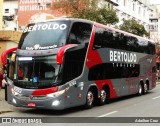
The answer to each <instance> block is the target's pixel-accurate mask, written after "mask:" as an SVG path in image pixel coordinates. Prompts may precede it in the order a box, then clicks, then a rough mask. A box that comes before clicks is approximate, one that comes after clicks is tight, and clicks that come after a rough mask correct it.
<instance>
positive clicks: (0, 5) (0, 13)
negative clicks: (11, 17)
mask: <svg viewBox="0 0 160 126" xmlns="http://www.w3.org/2000/svg"><path fill="white" fill-rule="evenodd" d="M2 5H3V0H0V30H1V29H2Z"/></svg>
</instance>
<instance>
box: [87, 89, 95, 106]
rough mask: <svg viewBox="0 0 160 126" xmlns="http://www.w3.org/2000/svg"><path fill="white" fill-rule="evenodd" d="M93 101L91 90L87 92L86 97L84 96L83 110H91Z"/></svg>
mask: <svg viewBox="0 0 160 126" xmlns="http://www.w3.org/2000/svg"><path fill="white" fill-rule="evenodd" d="M94 99H95V96H94V92H93V90H91V89H90V90H89V91H88V92H87V95H86V104H85V108H87V109H90V108H92V107H93V103H94Z"/></svg>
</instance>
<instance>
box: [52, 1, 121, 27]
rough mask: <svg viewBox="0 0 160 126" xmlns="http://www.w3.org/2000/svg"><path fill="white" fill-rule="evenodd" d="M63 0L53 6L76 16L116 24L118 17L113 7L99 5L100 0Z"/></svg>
mask: <svg viewBox="0 0 160 126" xmlns="http://www.w3.org/2000/svg"><path fill="white" fill-rule="evenodd" d="M89 1H90V0H61V1H60V2H57V3H55V4H54V6H53V8H56V9H61V11H62V12H63V13H66V14H69V15H70V16H72V17H74V18H83V19H88V20H92V21H96V22H98V23H102V24H115V23H117V22H118V21H119V20H118V17H117V15H116V12H115V11H114V10H113V9H109V8H107V7H106V6H105V5H104V6H102V7H101V8H100V7H98V0H92V1H91V2H89Z"/></svg>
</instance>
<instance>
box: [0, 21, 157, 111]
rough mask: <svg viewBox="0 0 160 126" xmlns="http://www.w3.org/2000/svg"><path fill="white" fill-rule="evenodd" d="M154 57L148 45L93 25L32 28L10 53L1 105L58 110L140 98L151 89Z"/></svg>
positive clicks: (55, 23)
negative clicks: (11, 63)
mask: <svg viewBox="0 0 160 126" xmlns="http://www.w3.org/2000/svg"><path fill="white" fill-rule="evenodd" d="M155 58H156V56H155V44H154V42H152V41H151V40H148V39H145V38H142V37H139V36H136V35H133V34H130V33H127V32H124V31H121V30H118V29H114V28H111V27H109V26H105V25H102V24H99V23H96V22H92V21H88V20H84V19H74V18H59V19H54V20H50V21H44V22H37V23H32V24H29V25H28V26H27V27H26V28H25V29H24V31H23V34H22V36H21V39H20V42H19V45H18V48H17V50H16V57H15V67H14V74H13V77H12V78H13V79H10V78H8V84H7V85H8V86H7V88H8V90H7V91H8V92H7V93H8V96H7V97H8V98H7V100H8V102H9V103H10V104H12V105H14V106H17V107H28V108H45V109H55V110H61V109H65V108H69V107H74V106H80V105H85V106H86V107H87V108H91V107H92V106H93V105H95V104H99V105H104V104H105V103H107V102H109V100H110V99H113V98H117V97H122V96H126V95H132V94H138V95H142V94H146V93H147V92H148V90H151V89H153V88H155V86H156V59H155ZM2 59H3V57H2ZM8 65H9V64H8Z"/></svg>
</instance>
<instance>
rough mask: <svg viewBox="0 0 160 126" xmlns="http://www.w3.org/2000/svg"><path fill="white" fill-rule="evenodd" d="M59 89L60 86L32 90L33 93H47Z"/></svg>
mask: <svg viewBox="0 0 160 126" xmlns="http://www.w3.org/2000/svg"><path fill="white" fill-rule="evenodd" d="M57 91H58V87H57V86H56V87H52V88H46V89H37V90H34V91H33V92H32V95H33V96H34V95H47V94H51V93H54V92H57Z"/></svg>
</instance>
